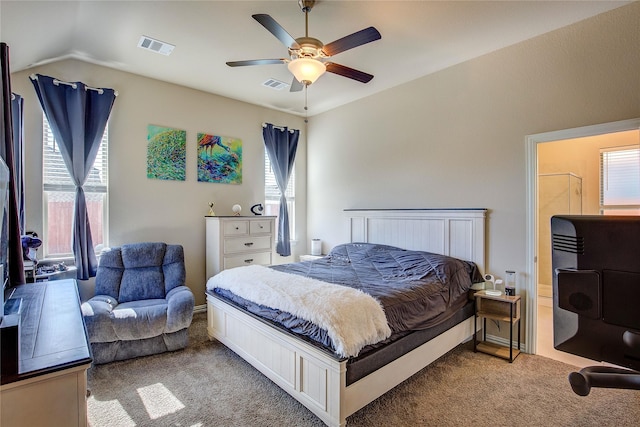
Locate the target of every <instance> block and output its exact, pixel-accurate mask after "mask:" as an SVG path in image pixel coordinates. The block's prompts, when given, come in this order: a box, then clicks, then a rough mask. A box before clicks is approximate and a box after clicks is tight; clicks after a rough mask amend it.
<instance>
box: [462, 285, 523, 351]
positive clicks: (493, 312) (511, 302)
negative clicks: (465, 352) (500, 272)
mask: <svg viewBox="0 0 640 427" xmlns="http://www.w3.org/2000/svg"><path fill="white" fill-rule="evenodd" d="M474 296H475V298H476V315H475V319H474V334H473V351H480V352H482V353H487V354H491V355H493V356H497V357H501V358H503V359H507V360H508V361H509V362H513V360H514V359H515V358H516V357H518V355H519V354H520V310H521V307H520V295H514V296H510V295H504V294H502V295H498V296H494V295H488V294H487V293H486V292H485V291H480V292H476V293H475V295H474ZM479 317H480V318H482V319H483V322H484V323H483V327H482V335H483V337H482V341H480V342H479V341H478V339H477V334H478V324H477V322H478V318H479ZM487 319H492V320H496V321H499V322H508V323H509V347H505V346H503V345H499V344H495V343H491V342H487ZM514 325H517V326H518V348H517V349H514V348H513V326H514Z"/></svg>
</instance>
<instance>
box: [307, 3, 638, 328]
mask: <svg viewBox="0 0 640 427" xmlns="http://www.w3.org/2000/svg"><path fill="white" fill-rule="evenodd" d="M639 24H640V2H635V3H633V4H631V5H628V6H625V7H622V8H619V9H616V10H613V11H611V12H608V13H605V14H602V15H599V16H596V17H594V18H591V19H588V20H585V21H582V22H579V23H577V24H574V25H571V26H569V27H565V28H562V29H559V30H557V31H554V32H551V33H548V34H546V35H542V36H539V37H537V38H534V39H531V40H529V41H525V42H523V43H520V44H517V45H514V46H511V47H508V48H505V49H502V50H500V51H497V52H494V53H491V54H488V55H485V56H482V57H480V58H477V59H475V60H472V61H468V62H466V63H463V64H460V65H457V66H454V67H451V68H449V69H446V70H443V71H441V72H439V73H436V74H433V75H430V76H426V77H424V78H421V79H419V80H416V81H413V82H410V83H407V84H405V85H402V86H398V87H396V88H393V89H391V90H388V91H386V92H383V93H380V94H377V95H374V96H371V97H368V98H367V99H363V100H361V101H358V102H354V103H351V104H349V105H346V106H343V107H340V108H337V109H335V110H332V111H329V112H327V113H324V114H321V115H318V116H314V117H313V118H312V119H311V120H310V123H309V128H308V157H309V159H310V160H309V162H308V176H307V178H308V188H307V190H308V191H307V193H308V206H307V207H308V212H309V215H308V230H307V231H308V234H309V236H312V237H315V238H321V239H323V241H324V242H325V243H326V247H325V248H324V249H325V250H327V249H328V248H330V247H331V246H334V245H336V244H338V243H341V242H343V241H344V240H345V238H346V235H345V230H346V228H345V220H344V217H343V212H342V210H343V209H345V208H430V207H482V208H488V209H489V215H488V222H487V224H488V227H487V230H488V239H487V266H488V268H487V270H488V271H489V272H491V273H493V274H495V275H498V276H504V271H505V270H510V269H512V270H516V271H517V272H519V276H518V283H519V286H518V287H519V288H520V289H519V291H520V293H522V290H523V287H524V286H523V285H524V284H525V283H526V282H527V281H529V280H530V279H531V278H529V277H525V275H524V273H523V272H525V271H526V267H527V260H526V259H525V258H526V257H525V254H526V247H525V245H526V241H525V240H526V221H525V219H526V218H525V217H526V194H525V193H526V174H525V170H526V159H525V137H526V135H531V134H536V133H541V132H547V131H552V130H558V129H567V128H574V127H580V126H586V125H591V124H598V123H606V122H613V121H618V120H624V119H630V118H636V117H640V74H639V70H640V31H638V28H639ZM398 66H402V64H398ZM311 159H312V160H311ZM523 330H526V329H524V328H523Z"/></svg>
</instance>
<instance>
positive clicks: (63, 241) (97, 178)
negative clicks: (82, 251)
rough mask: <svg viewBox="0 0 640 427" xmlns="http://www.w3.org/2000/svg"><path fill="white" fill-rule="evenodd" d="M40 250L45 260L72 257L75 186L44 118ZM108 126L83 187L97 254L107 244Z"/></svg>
mask: <svg viewBox="0 0 640 427" xmlns="http://www.w3.org/2000/svg"><path fill="white" fill-rule="evenodd" d="M42 127H43V132H42V134H43V141H42V147H43V156H42V158H43V174H42V175H43V196H44V207H43V221H44V224H43V228H44V235H43V236H42V237H43V239H42V240H43V244H42V246H43V248H44V254H43V255H44V257H45V258H66V257H71V256H72V255H73V253H72V250H71V233H72V224H73V209H74V196H75V185H74V184H73V181H72V179H71V177H70V175H69V172H68V171H67V167H66V166H65V164H64V160H63V159H62V154H61V153H60V149H59V147H58V144H57V142H56V141H55V139H54V138H53V133H52V131H51V128H50V127H49V122H48V121H47V118H46V117H45V116H44V114H43V126H42ZM108 140H109V136H108V125H107V127H105V131H104V135H102V141H101V143H100V148H99V150H98V154H97V156H96V160H95V162H94V164H93V167H92V168H91V172H89V176H88V178H87V181H86V182H85V184H84V187H83V188H84V193H85V197H86V201H87V211H88V213H89V222H90V224H91V237H92V239H93V244H94V249H95V251H96V254H99V253H100V251H101V250H102V248H103V247H104V246H105V245H106V244H107V239H106V236H107V226H108V220H107V178H108V176H107V172H108V163H107V148H108Z"/></svg>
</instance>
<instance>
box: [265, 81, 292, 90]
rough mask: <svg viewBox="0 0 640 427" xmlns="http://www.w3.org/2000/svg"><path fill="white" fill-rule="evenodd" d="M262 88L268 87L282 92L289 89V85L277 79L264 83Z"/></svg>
mask: <svg viewBox="0 0 640 427" xmlns="http://www.w3.org/2000/svg"><path fill="white" fill-rule="evenodd" d="M262 86H266V87H269V88H271V89H274V90H282V89H284V88H287V87H289V83H285V82H281V81H280V80H276V79H269V80H267V81H266V82H264V83H262Z"/></svg>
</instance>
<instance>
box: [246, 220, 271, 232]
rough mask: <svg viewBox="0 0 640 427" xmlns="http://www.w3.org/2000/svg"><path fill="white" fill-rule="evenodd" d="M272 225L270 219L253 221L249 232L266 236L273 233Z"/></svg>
mask: <svg viewBox="0 0 640 427" xmlns="http://www.w3.org/2000/svg"><path fill="white" fill-rule="evenodd" d="M271 224H272V222H271V221H270V220H268V219H266V220H253V221H250V222H249V232H250V233H251V234H264V233H271V231H272V230H271Z"/></svg>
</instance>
